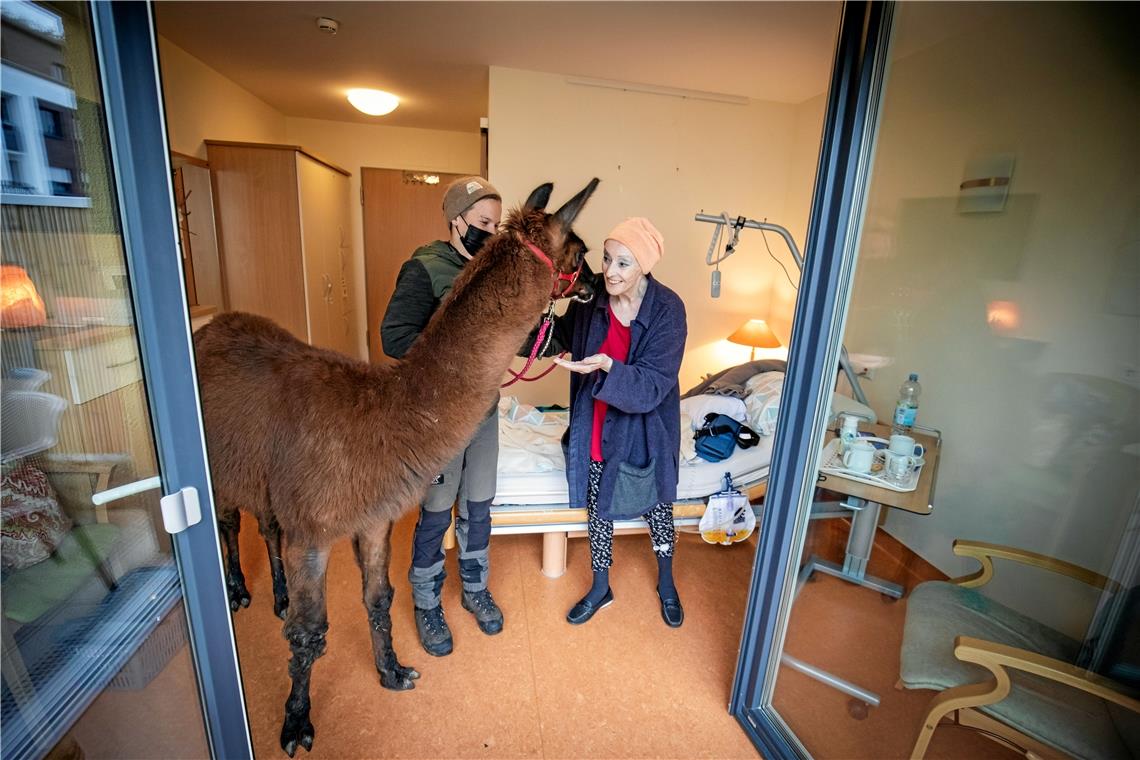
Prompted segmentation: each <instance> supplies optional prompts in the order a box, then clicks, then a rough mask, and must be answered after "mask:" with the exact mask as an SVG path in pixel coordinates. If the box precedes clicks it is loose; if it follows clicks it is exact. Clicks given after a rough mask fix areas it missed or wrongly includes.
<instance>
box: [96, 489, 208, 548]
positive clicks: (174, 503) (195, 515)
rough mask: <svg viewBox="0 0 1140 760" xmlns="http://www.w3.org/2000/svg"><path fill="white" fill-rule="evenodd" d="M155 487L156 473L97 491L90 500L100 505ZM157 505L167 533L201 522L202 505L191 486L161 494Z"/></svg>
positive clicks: (179, 531)
mask: <svg viewBox="0 0 1140 760" xmlns="http://www.w3.org/2000/svg"><path fill="white" fill-rule="evenodd" d="M156 488H162V478H160V477H158V476H157V475H156V476H154V477H153V478H144V479H143V480H136V481H135V482H133V483H124V484H123V485H121V486H116V487H115V488H108V489H107V490H106V491H99V492H97V493H94V494H92V495H91V501H92V503H94V504H95V506H102V505H104V504H108V503H110V502H112V501H118V500H119V499H125V498H126V497H128V496H133V495H135V494H137V493H143V492H145V491H153V490H154V489H156ZM159 505H160V506H161V507H162V527H163V528H165V529H166V532H167V533H170V534H174V533H181V532H182V531H184V530H186V529H187V528H189V527H190V526H191V525H197V524H198V523H200V522H202V505H201V503H199V501H198V489H197V488H194V487H193V486H188V487H186V488H183V489H181V490H179V491H175V492H174V493H170V494H167V495H166V496H163V497H162V498H161V499H160V500H159Z"/></svg>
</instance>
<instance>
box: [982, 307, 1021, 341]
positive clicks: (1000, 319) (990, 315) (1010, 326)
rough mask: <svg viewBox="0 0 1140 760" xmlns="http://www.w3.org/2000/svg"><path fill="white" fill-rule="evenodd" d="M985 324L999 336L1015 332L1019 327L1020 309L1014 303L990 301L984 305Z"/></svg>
mask: <svg viewBox="0 0 1140 760" xmlns="http://www.w3.org/2000/svg"><path fill="white" fill-rule="evenodd" d="M986 324H988V325H989V326H990V330H992V331H993V332H995V333H997V334H999V335H1002V334H1008V333H1012V332H1015V331H1017V329H1018V328H1020V327H1021V308H1020V307H1018V305H1017V302H1016V301H990V302H989V303H988V304H986Z"/></svg>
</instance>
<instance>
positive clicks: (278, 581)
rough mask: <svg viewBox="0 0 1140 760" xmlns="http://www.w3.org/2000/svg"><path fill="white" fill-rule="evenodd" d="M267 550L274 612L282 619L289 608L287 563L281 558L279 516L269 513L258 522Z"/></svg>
mask: <svg viewBox="0 0 1140 760" xmlns="http://www.w3.org/2000/svg"><path fill="white" fill-rule="evenodd" d="M258 526H259V528H260V530H261V536H262V538H264V539H265V550H266V552H267V553H268V554H269V570H270V574H271V575H272V576H273V614H274V615H276V616H277V617H279V618H281V619H282V620H284V619H285V612H286V610H288V609H289V590H288V585H287V584H286V583H285V563H284V562H283V561H282V560H281V526H280V525H278V524H277V518H276V517H274V516H273V515H268V516H267V517H265V518H264V519H262V520H260V521H259V522H258Z"/></svg>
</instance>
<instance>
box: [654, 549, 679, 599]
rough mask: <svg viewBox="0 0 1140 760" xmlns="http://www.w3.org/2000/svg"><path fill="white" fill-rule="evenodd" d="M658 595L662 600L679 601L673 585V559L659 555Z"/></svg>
mask: <svg viewBox="0 0 1140 760" xmlns="http://www.w3.org/2000/svg"><path fill="white" fill-rule="evenodd" d="M657 595H658V596H660V597H661V598H662V599H677V598H678V597H677V587H676V586H674V585H673V558H672V557H671V556H670V557H663V556H661V555H660V554H658V555H657Z"/></svg>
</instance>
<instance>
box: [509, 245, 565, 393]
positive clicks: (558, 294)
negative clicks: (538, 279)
mask: <svg viewBox="0 0 1140 760" xmlns="http://www.w3.org/2000/svg"><path fill="white" fill-rule="evenodd" d="M519 240H522V242H523V244H524V245H525V246H526V247H527V248H529V249H530V251H531V253H533V254H534V255H535V256H537V257H538V260H539V261H541V262H542V263H544V264H546V266H548V267H549V268H550V273H551V274H552V275H554V276H555V279H554V282H553V283H552V284H551V286H550V305H549V306H548V307H547V309H546V315H545V316H544V317H543V319H542V325H541V326H540V327H539V330H538V335H537V336H536V337H535V339H534V345H533V346H531V349H530V356H528V357H527V360H526V365H525V366H524V367H523V368H522V372H515V371H514V370H513V369H511V368H509V367H508V368H507V372H509V373H510V374H511V379H510V380H508V381H507V382H505V383H503V384H502V385H501V386H499V387H500V388H506V387H507V386H510V385H514V384H515V383H517V382H518V381H519V380H522V381H523V382H528V383H529V382H533V381H535V380H540V379H541V378H544V377H546V376H547V375H548V374H550V371H551V370H552V369H554V367H555V366H556V365H554V364H552V365H550V366H549V367H547V368H546V370H544V371H543V372H542V373H541V374H539V375H537V376H535V377H526V373H527V370H529V369H530V367H531V365H532V364H534V360H535V359H537V358H538V355H539V354H540V353H542V352H543V351H545V350H546V346H547V344H548V343H549V342H550V337H551V332H550V328H551V325H552V323H553V322H554V301H555V299H557V298H562V297H563V296H565V295H566V294H567V293H569V292H570V291H571V289H573V287H574V284H575V283H576V282H578V275H580V274H581V273H582V265H581V264H579V265H578V268H577V269H576V270H574V274H564V273H562V272H559V271H558V269H557V268H555V266H554V262H553V261H551V260H550V257H549V256H547V255H546V254H545V253H543V252H542V249H541V248H539V247H538V246H537V245H535V244H534V243H532V242H530V241H529V240H525V239H523V238H522V237H520V238H519ZM563 282H565V283H566V284H565V285H563V286H562V288H561V289H560V288H559V287H558V286H559V284H561V283H563ZM560 355H561V354H560Z"/></svg>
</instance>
